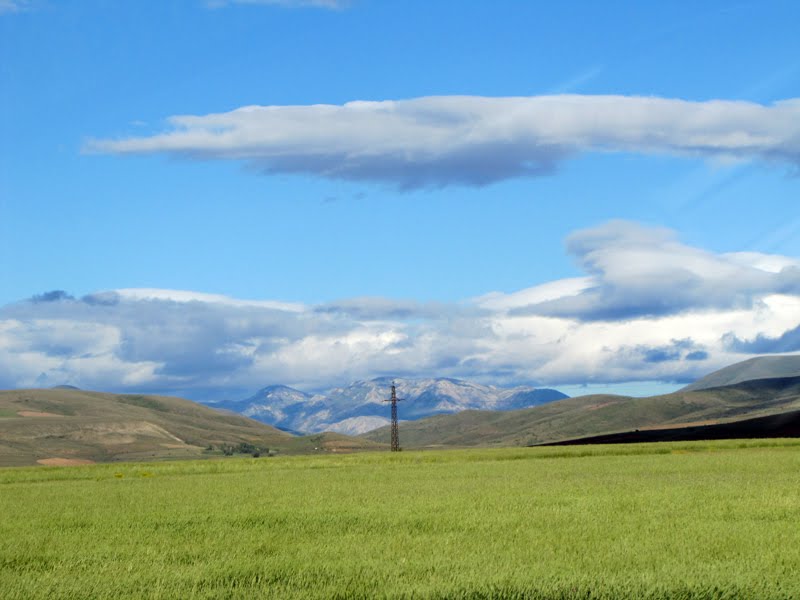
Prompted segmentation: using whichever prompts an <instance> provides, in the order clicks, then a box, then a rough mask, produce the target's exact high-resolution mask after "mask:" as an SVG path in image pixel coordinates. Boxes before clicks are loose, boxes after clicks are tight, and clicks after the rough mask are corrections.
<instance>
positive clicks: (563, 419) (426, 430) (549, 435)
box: [361, 356, 800, 448]
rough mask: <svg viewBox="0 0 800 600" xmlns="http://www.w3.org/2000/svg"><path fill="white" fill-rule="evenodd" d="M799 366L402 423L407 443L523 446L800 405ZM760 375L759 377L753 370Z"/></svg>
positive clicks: (784, 362) (760, 366) (756, 366)
mask: <svg viewBox="0 0 800 600" xmlns="http://www.w3.org/2000/svg"><path fill="white" fill-rule="evenodd" d="M795 373H800V356H780V357H766V358H764V359H761V360H757V361H755V362H754V361H752V360H748V361H744V362H741V363H737V364H735V365H731V366H730V367H726V368H725V369H721V370H720V371H716V372H715V373H711V374H709V375H708V376H706V377H704V378H703V379H701V380H699V381H698V382H697V383H696V384H692V385H691V386H687V387H686V388H684V389H682V390H679V391H677V392H673V393H671V394H662V395H658V396H649V397H645V398H634V397H629V396H616V395H599V394H597V395H589V396H580V397H576V398H569V399H564V400H559V401H555V402H549V403H547V404H544V405H541V406H536V407H533V408H528V409H524V410H514V411H508V412H495V411H463V412H460V413H458V414H453V415H439V416H434V417H430V418H425V419H420V420H418V421H413V422H408V423H403V424H401V426H400V440H401V443H402V445H403V446H404V447H406V448H422V447H438V446H450V447H452V446H521V445H535V444H542V443H549V442H555V441H565V440H570V441H572V442H578V441H579V440H581V439H582V438H585V437H590V436H600V435H606V434H615V433H619V432H626V431H635V430H640V429H641V430H644V429H656V428H659V429H667V428H686V427H699V426H703V427H705V426H710V425H720V424H726V423H733V422H738V421H741V420H744V419H758V418H762V417H768V416H773V415H781V414H787V415H788V414H790V413H792V412H793V411H798V410H800V376H793V375H794V374H795ZM752 375H758V377H754V378H752V379H750V378H747V377H750V376H752ZM742 378H747V379H742ZM729 381H735V382H736V383H731V384H727V382H729ZM717 382H719V383H720V384H719V385H718V384H717ZM767 433H768V432H760V431H758V430H757V429H753V430H752V434H751V437H762V436H763V437H770V436H769V435H767ZM361 437H362V438H363V439H368V440H371V441H374V442H381V443H386V442H387V441H388V440H389V431H388V428H386V427H383V428H381V429H377V430H374V431H370V432H368V433H366V434H363V435H362V436H361Z"/></svg>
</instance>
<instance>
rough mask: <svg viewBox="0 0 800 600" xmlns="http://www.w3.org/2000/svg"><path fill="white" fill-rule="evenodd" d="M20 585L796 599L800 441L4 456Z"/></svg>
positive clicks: (11, 584) (152, 594)
mask: <svg viewBox="0 0 800 600" xmlns="http://www.w3.org/2000/svg"><path fill="white" fill-rule="evenodd" d="M0 514H1V515H2V519H0V590H2V593H1V595H2V597H3V598H5V599H11V598H20V599H22V598H25V599H28V598H76V599H77V598H81V599H83V598H99V599H102V598H114V599H119V598H214V599H218V598H412V597H413V598H442V599H444V598H562V599H566V598H625V597H630V598H653V599H654V598H685V599H688V598H786V599H789V598H800V578H798V577H797V573H798V572H800V528H798V526H797V524H798V522H800V441H798V440H769V441H748V442H741V441H737V442H716V443H679V444H657V445H629V446H598V447H578V448H575V447H573V448H569V447H561V448H515V449H500V450H463V451H462V450H452V451H441V452H438V451H437V452H402V453H399V454H390V453H366V454H357V455H349V456H320V457H316V456H298V457H280V458H260V459H227V460H219V461H193V462H180V463H153V464H144V463H140V464H133V463H127V464H110V465H91V466H87V467H66V468H51V467H36V468H27V467H26V468H8V469H0Z"/></svg>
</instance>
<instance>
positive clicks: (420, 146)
mask: <svg viewBox="0 0 800 600" xmlns="http://www.w3.org/2000/svg"><path fill="white" fill-rule="evenodd" d="M169 123H170V126H171V127H170V129H168V130H167V131H165V132H163V133H161V134H157V135H153V136H146V137H130V138H121V139H116V140H92V141H90V142H89V143H87V145H86V150H88V151H95V152H107V153H118V154H135V153H166V154H173V155H179V156H185V157H190V158H196V159H205V160H210V159H226V160H240V161H244V162H245V163H248V164H249V165H251V166H252V167H254V168H256V169H258V170H260V171H262V172H264V173H298V174H307V175H315V176H319V177H327V178H333V179H349V180H363V181H378V182H388V183H390V184H395V185H398V186H400V187H419V186H439V185H448V184H465V185H484V184H489V183H493V182H496V181H500V180H503V179H508V178H513V177H525V176H538V175H545V174H549V173H551V172H552V171H553V170H554V169H556V168H557V166H558V164H559V163H560V162H562V161H563V160H565V159H567V158H569V157H570V156H572V155H575V154H577V153H580V152H636V153H641V154H672V155H681V156H693V157H698V158H704V159H710V160H724V161H730V160H737V161H739V160H762V161H769V162H778V163H784V164H788V165H790V166H792V167H794V168H796V167H798V166H800V99H790V100H784V101H781V102H776V103H774V104H771V105H761V104H756V103H752V102H740V101H728V100H710V101H706V102H692V101H686V100H679V99H669V98H653V97H637V96H584V95H553V96H533V97H507V98H488V97H478V96H438V97H425V98H415V99H410V100H387V101H381V102H369V101H355V102H348V103H346V104H344V105H327V104H317V105H308V106H246V107H243V108H239V109H236V110H233V111H231V112H227V113H218V114H209V115H202V116H192V115H183V116H173V117H170V118H169Z"/></svg>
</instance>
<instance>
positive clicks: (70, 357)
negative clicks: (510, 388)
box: [0, 221, 800, 399]
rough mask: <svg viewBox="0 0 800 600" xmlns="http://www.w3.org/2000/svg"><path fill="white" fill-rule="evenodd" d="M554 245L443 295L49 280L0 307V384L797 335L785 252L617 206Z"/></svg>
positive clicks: (374, 364)
mask: <svg viewBox="0 0 800 600" xmlns="http://www.w3.org/2000/svg"><path fill="white" fill-rule="evenodd" d="M567 248H568V249H569V251H570V252H572V253H573V254H574V256H575V257H576V259H577V260H578V262H579V264H580V265H581V266H582V267H583V268H584V269H585V270H586V275H585V276H583V277H578V278H572V279H564V280H559V281H552V282H547V283H544V284H542V285H539V286H534V287H532V288H529V289H525V290H519V291H516V292H513V293H509V294H504V293H500V292H493V293H489V294H486V295H483V296H481V297H478V298H473V299H468V300H465V301H463V302H459V303H453V304H446V303H425V302H415V301H408V300H395V299H391V298H353V299H347V300H342V301H338V302H331V303H327V304H321V305H305V304H300V303H288V302H279V301H272V300H266V301H265V300H242V299H236V298H229V297H226V296H222V295H215V294H204V293H198V292H191V291H181V290H160V289H119V290H110V291H104V292H97V293H93V294H89V295H86V296H84V297H82V298H75V297H73V296H71V295H70V294H68V293H66V292H63V291H54V292H47V293H44V294H40V295H37V296H34V297H32V298H29V299H27V300H23V301H20V302H17V303H14V304H10V305H7V306H4V307H0V388H3V387H25V386H42V385H56V384H64V383H68V384H73V385H77V386H79V387H84V388H90V389H91V388H94V389H105V390H115V391H126V390H127V391H133V390H138V391H150V392H162V393H163V392H166V393H172V394H177V395H185V396H189V397H193V398H197V399H214V398H217V399H221V398H224V397H227V398H236V397H244V396H245V395H248V394H250V393H251V392H252V391H253V390H254V389H257V388H259V387H262V386H264V385H267V384H274V383H284V384H288V385H293V386H296V387H300V388H302V389H306V390H309V391H313V390H314V389H317V388H328V387H330V386H331V385H337V384H346V383H349V382H350V381H352V380H355V379H362V378H366V377H372V376H380V375H394V376H445V377H463V378H470V379H474V380H479V381H483V382H485V383H493V384H517V383H534V384H545V385H551V386H556V387H557V386H558V385H571V384H599V383H618V382H632V381H673V382H685V381H690V380H692V379H695V378H697V377H700V376H702V375H704V374H706V373H707V372H710V371H712V370H714V369H716V368H720V367H722V366H725V365H727V364H730V363H733V362H736V361H738V360H743V359H745V358H749V357H750V356H752V355H754V354H760V353H765V352H787V351H789V352H790V351H798V350H800V336H799V335H798V331H800V316H799V315H800V286H798V285H797V269H798V267H800V261H798V260H797V259H794V258H791V257H786V256H777V255H767V254H759V253H734V254H715V253H712V252H708V251H706V250H703V249H700V248H693V247H690V246H687V245H685V244H682V243H681V242H680V241H679V240H678V239H677V237H676V235H675V233H674V232H672V231H669V230H666V229H663V228H652V227H646V226H643V225H640V224H636V223H630V222H621V221H613V222H610V223H605V224H602V225H600V226H598V227H594V228H591V229H586V230H582V231H577V232H574V233H573V234H572V235H571V236H569V238H568V239H567Z"/></svg>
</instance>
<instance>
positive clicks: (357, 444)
mask: <svg viewBox="0 0 800 600" xmlns="http://www.w3.org/2000/svg"><path fill="white" fill-rule="evenodd" d="M376 447H381V446H380V445H378V444H374V443H372V442H369V441H367V440H358V439H354V438H349V437H347V436H341V435H337V434H323V435H318V436H306V437H296V436H292V435H290V434H288V433H285V432H283V431H280V430H278V429H275V428H274V427H271V426H269V425H266V424H264V423H260V422H258V421H254V420H252V419H248V418H247V417H243V416H241V415H234V414H232V413H224V412H220V411H218V410H215V409H213V408H209V407H207V406H203V405H201V404H197V403H195V402H191V401H189V400H183V399H181V398H171V397H165V396H146V395H138V394H110V393H103V392H86V391H82V390H77V389H65V388H61V389H48V390H34V389H31V390H11V391H0V466H9V465H26V464H36V463H37V462H39V463H40V464H70V463H72V464H76V463H80V462H83V461H92V462H109V461H121V460H155V459H174V458H201V457H203V456H220V455H222V454H223V452H224V451H228V452H230V451H232V450H239V451H247V450H248V449H254V448H260V449H262V452H263V451H264V450H263V449H267V448H268V449H270V450H271V451H273V452H275V451H277V452H280V453H308V452H326V451H327V452H348V451H353V450H361V449H364V448H376Z"/></svg>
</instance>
